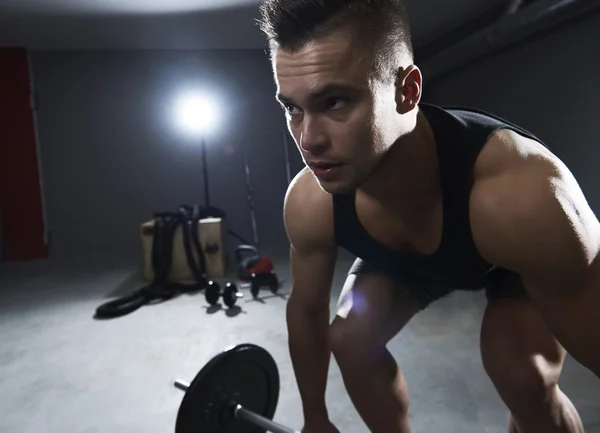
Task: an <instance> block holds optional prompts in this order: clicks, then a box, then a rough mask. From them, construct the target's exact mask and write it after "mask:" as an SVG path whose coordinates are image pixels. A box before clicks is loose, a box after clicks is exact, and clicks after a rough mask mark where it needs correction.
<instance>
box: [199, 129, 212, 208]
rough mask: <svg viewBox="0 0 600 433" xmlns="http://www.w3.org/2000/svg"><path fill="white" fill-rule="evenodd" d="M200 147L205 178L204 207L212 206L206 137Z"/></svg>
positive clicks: (201, 140)
mask: <svg viewBox="0 0 600 433" xmlns="http://www.w3.org/2000/svg"><path fill="white" fill-rule="evenodd" d="M200 145H201V146H202V174H203V176H204V206H205V207H209V206H210V185H209V184H208V159H207V157H206V140H205V139H204V135H202V136H201V138H200Z"/></svg>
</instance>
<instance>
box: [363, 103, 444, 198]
mask: <svg viewBox="0 0 600 433" xmlns="http://www.w3.org/2000/svg"><path fill="white" fill-rule="evenodd" d="M437 158H438V156H437V150H436V146H435V138H434V136H433V131H432V130H431V126H430V125H429V122H428V121H427V119H426V118H425V115H424V114H423V113H422V112H421V111H419V113H417V118H416V123H415V127H414V128H413V130H412V131H411V132H409V133H408V134H406V135H405V136H403V137H402V138H400V139H399V140H398V141H396V142H395V143H394V144H393V145H392V146H391V148H390V149H389V150H388V152H387V154H386V155H385V156H384V158H383V160H382V161H381V163H380V164H379V166H378V167H377V168H376V169H375V171H374V172H373V173H372V174H371V176H370V177H369V179H367V181H366V182H365V183H364V184H363V185H362V186H361V187H360V188H359V190H360V191H362V192H363V193H364V194H366V195H368V196H371V197H372V198H373V199H375V200H377V201H380V202H381V203H384V204H386V203H388V202H390V203H398V202H403V203H406V204H407V205H408V206H413V205H414V206H419V205H427V204H428V203H431V201H432V200H434V199H435V198H436V197H437V195H438V193H439V164H438V159H437ZM403 207H404V206H403Z"/></svg>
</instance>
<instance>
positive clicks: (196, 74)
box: [32, 51, 287, 258]
mask: <svg viewBox="0 0 600 433" xmlns="http://www.w3.org/2000/svg"><path fill="white" fill-rule="evenodd" d="M32 65H33V73H34V80H35V87H36V92H37V101H38V120H39V125H38V126H39V136H40V147H41V160H42V166H43V173H44V181H45V194H46V201H47V206H48V223H49V228H50V230H51V253H52V255H53V256H54V257H70V256H74V255H75V256H80V255H84V254H85V255H89V254H101V255H106V254H109V255H119V256H127V257H136V258H137V257H138V256H139V252H140V241H139V226H140V223H141V222H143V221H147V220H149V219H151V218H152V215H153V213H154V212H155V211H175V210H176V209H177V207H178V206H179V205H181V204H194V203H198V202H203V200H204V197H203V183H202V170H201V168H202V165H201V153H200V147H199V146H196V145H195V144H196V143H195V141H194V140H193V139H190V138H188V137H186V136H184V135H182V134H181V133H180V131H178V130H177V129H176V128H174V126H173V123H174V120H173V117H172V110H171V104H172V100H173V97H174V95H175V94H177V93H178V92H179V91H181V90H182V89H185V88H187V86H192V87H193V86H198V87H199V88H201V89H208V91H210V92H211V93H212V94H214V95H215V96H216V98H217V100H218V101H219V110H220V115H221V117H222V119H223V122H222V123H221V125H220V128H219V129H216V130H215V131H213V132H212V133H211V135H210V136H209V137H208V139H207V142H208V147H209V153H208V159H209V165H210V167H209V170H210V186H211V198H212V204H213V205H214V206H217V207H219V208H221V209H223V210H224V211H225V212H226V213H227V214H228V217H229V226H230V228H232V229H233V230H235V231H237V232H239V233H240V234H241V235H242V236H244V237H246V238H249V239H250V240H252V229H251V224H250V218H249V211H248V205H247V201H246V187H245V173H244V167H243V151H244V150H247V151H248V155H249V163H250V167H251V170H252V183H253V186H254V189H255V202H256V209H257V220H258V228H259V235H260V238H261V239H260V240H261V246H262V247H263V248H264V249H265V250H267V251H269V250H273V249H279V248H282V247H283V248H285V232H284V227H283V222H282V204H283V197H284V194H285V190H286V188H287V180H286V172H285V165H284V148H283V134H284V131H285V119H284V116H283V112H282V111H281V110H280V108H279V107H278V105H277V104H276V102H275V99H274V94H275V86H274V82H273V78H272V73H271V70H270V65H269V61H268V59H267V56H266V54H265V53H264V52H262V51H220V52H219V51H215V52H200V51H195V52H192V51H171V52H167V51H164V52H163V51H137V52H34V53H32ZM229 242H230V244H233V245H235V244H236V243H237V240H235V239H233V238H229Z"/></svg>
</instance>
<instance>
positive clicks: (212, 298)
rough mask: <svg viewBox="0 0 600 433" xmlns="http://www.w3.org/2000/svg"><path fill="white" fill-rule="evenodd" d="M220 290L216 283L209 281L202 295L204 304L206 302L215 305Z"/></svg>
mask: <svg viewBox="0 0 600 433" xmlns="http://www.w3.org/2000/svg"><path fill="white" fill-rule="evenodd" d="M220 290H221V289H220V288H219V285H218V284H217V283H215V282H214V281H210V282H209V283H208V286H207V287H206V292H205V294H204V297H205V298H206V302H208V303H209V304H210V305H215V304H216V303H217V302H218V301H219V296H221V293H220Z"/></svg>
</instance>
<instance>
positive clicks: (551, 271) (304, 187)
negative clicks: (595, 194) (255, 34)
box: [261, 0, 600, 433]
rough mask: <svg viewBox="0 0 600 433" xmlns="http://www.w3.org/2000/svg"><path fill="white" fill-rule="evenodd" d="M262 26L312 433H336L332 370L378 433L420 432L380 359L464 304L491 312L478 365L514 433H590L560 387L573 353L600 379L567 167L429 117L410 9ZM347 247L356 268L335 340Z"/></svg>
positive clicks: (344, 12) (318, 4)
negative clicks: (288, 144)
mask: <svg viewBox="0 0 600 433" xmlns="http://www.w3.org/2000/svg"><path fill="white" fill-rule="evenodd" d="M261 14H262V16H261V28H262V30H263V31H264V32H265V33H266V35H267V36H268V39H269V44H270V50H271V55H272V63H273V69H274V73H275V79H276V83H277V87H278V100H279V101H280V103H281V104H282V106H283V107H284V109H285V112H286V116H287V120H288V123H289V130H290V132H291V134H292V135H293V137H294V139H295V141H296V143H297V146H298V149H299V151H300V153H301V155H302V157H303V159H304V161H305V163H306V168H305V169H304V170H303V171H302V172H301V173H299V174H298V175H297V176H296V178H295V179H294V181H293V182H292V184H291V185H290V187H289V190H288V193H287V195H286V199H285V209H284V218H285V224H286V230H287V233H288V236H289V239H290V243H291V264H292V292H291V295H290V298H289V302H288V306H287V323H288V329H289V345H290V353H291V358H292V362H293V366H294V371H295V374H296V378H297V382H298V386H299V389H300V394H301V398H302V404H303V412H304V429H303V432H305V433H312V432H315V433H317V432H318V433H324V432H336V431H337V429H336V428H335V427H334V426H333V425H332V424H331V423H330V421H329V417H328V413H327V408H326V405H325V387H326V380H327V372H328V367H329V361H330V355H331V354H333V356H334V358H335V360H336V361H337V363H338V364H339V366H340V370H341V372H342V375H343V380H344V384H345V386H346V388H347V390H348V393H349V395H350V398H351V400H352V402H353V404H354V405H355V407H356V408H357V410H358V412H359V413H360V415H361V417H362V419H363V420H364V421H365V423H366V424H367V426H368V427H369V429H370V430H371V431H373V432H386V433H392V432H403V433H406V432H409V431H410V426H409V423H408V417H407V414H408V391H407V385H406V382H405V380H404V377H403V375H402V373H401V371H400V370H399V368H398V366H397V365H396V362H395V361H394V360H393V358H392V356H391V355H390V353H389V352H388V351H387V349H386V344H387V343H388V341H389V340H390V339H391V338H393V337H394V336H395V335H396V334H397V333H398V332H399V331H400V330H401V329H402V328H403V327H404V326H405V325H406V324H407V322H408V321H409V320H410V319H411V318H412V317H413V316H414V315H415V314H417V313H418V312H419V311H421V310H423V309H424V308H426V306H427V305H429V304H431V303H432V302H434V301H436V300H438V299H440V298H441V297H443V296H445V295H447V294H448V293H450V292H452V291H454V290H462V289H467V290H479V289H482V290H485V292H486V295H487V298H488V300H489V304H488V307H487V309H486V312H485V315H484V319H483V323H482V329H481V355H482V360H483V365H484V367H485V370H486V372H487V373H488V375H489V377H490V379H491V380H492V382H493V384H494V386H495V387H496V389H497V391H498V393H499V395H500V396H501V398H502V399H503V401H504V402H505V403H506V405H507V407H508V409H509V412H510V422H509V427H508V428H509V431H510V432H520V433H529V432H538V433H539V432H544V433H551V432H569V433H572V432H582V431H583V427H582V424H581V420H580V418H579V415H578V414H577V411H576V410H575V408H574V407H573V405H572V404H571V402H570V401H569V399H568V398H567V396H566V395H565V394H564V393H563V392H562V391H561V390H560V389H559V387H558V386H557V382H558V379H559V376H560V373H561V369H562V365H563V361H564V358H565V353H566V352H567V351H568V352H569V353H570V354H571V355H572V356H573V357H574V358H575V359H577V360H578V361H579V362H580V363H581V364H583V365H584V366H586V367H587V368H589V369H590V370H592V371H593V372H594V373H595V374H596V375H597V376H599V377H600V318H599V317H600V316H598V314H597V313H596V310H597V309H598V307H599V306H600V259H599V258H598V251H599V247H600V242H599V240H600V238H599V234H600V226H599V223H598V221H597V219H596V217H595V216H594V213H593V212H592V210H591V209H590V208H589V206H588V204H587V202H586V199H585V197H584V196H583V194H582V192H581V190H580V188H579V186H578V184H577V182H576V180H575V179H574V178H573V176H572V174H571V173H570V172H569V170H568V169H567V167H565V165H564V164H563V163H562V162H561V161H560V160H559V159H558V158H557V157H556V156H555V155H553V154H552V153H551V152H550V151H549V150H548V149H547V148H546V147H545V146H544V145H543V144H542V142H541V141H540V140H538V139H537V138H536V137H535V136H533V135H532V134H531V133H529V132H527V131H525V130H524V129H522V128H519V127H518V126H516V125H513V124H510V123H508V122H506V121H504V120H502V119H499V118H496V117H494V116H492V115H490V114H485V113H480V112H476V111H473V110H466V109H463V110H457V109H455V110H450V109H443V108H441V107H437V106H433V105H427V104H423V103H421V102H420V99H421V93H422V76H421V73H420V71H419V69H418V68H417V66H415V65H414V64H413V53H412V46H411V45H412V44H411V41H410V36H409V33H410V31H409V25H408V22H407V19H406V14H405V11H404V9H403V7H402V5H401V4H400V3H399V1H394V0H371V1H368V2H367V1H362V0H295V1H289V0H287V1H286V0H266V1H265V2H264V4H263V5H262V7H261ZM465 91H468V89H465ZM338 247H343V248H345V249H347V250H348V251H350V252H351V253H353V254H354V255H356V256H357V257H358V259H357V261H356V263H355V264H354V266H353V267H352V269H351V271H350V273H349V275H348V279H347V281H346V283H345V286H344V288H343V290H342V296H341V297H340V301H339V304H338V311H337V315H336V317H335V319H334V320H333V323H331V324H330V320H329V300H330V290H331V284H332V275H333V271H334V265H335V261H336V251H337V248H338Z"/></svg>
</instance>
